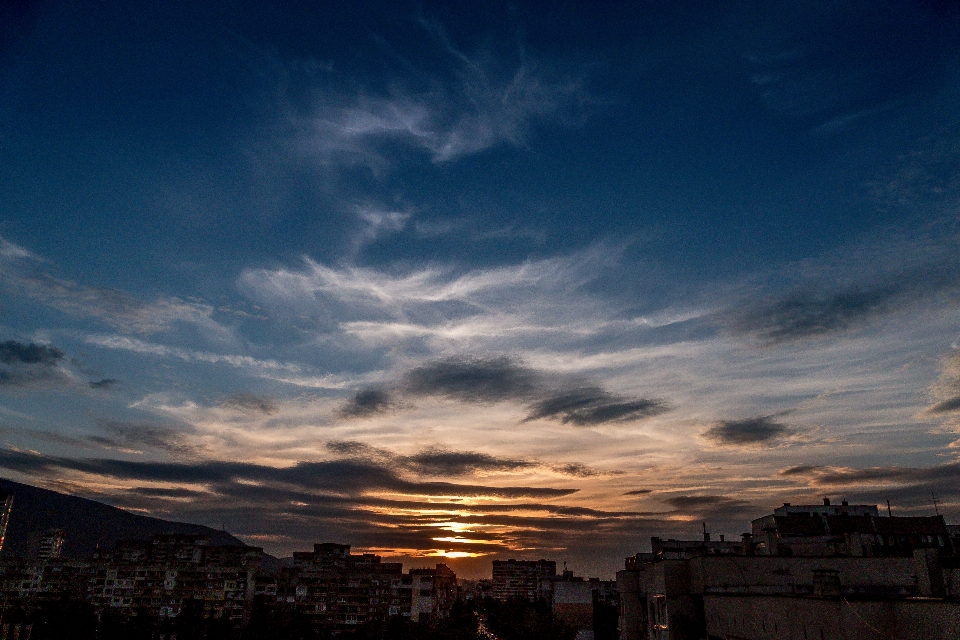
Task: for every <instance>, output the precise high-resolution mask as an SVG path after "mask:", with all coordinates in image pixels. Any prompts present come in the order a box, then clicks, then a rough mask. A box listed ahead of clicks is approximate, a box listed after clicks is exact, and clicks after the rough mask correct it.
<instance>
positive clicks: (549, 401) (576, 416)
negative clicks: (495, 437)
mask: <svg viewBox="0 0 960 640" xmlns="http://www.w3.org/2000/svg"><path fill="white" fill-rule="evenodd" d="M531 409H532V411H531V413H530V415H528V416H527V417H526V418H524V420H523V421H524V422H529V421H531V420H540V419H559V420H560V422H562V423H563V424H573V425H575V426H578V427H585V426H594V425H600V424H607V423H616V422H631V421H636V420H642V419H644V418H650V417H652V416H656V415H659V414H661V413H664V412H665V411H667V410H668V407H667V405H666V403H664V402H663V401H661V400H650V399H636V400H630V399H626V398H622V397H620V396H615V395H612V394H609V393H607V392H606V391H603V390H602V389H599V388H597V387H584V388H580V389H570V390H566V391H562V392H560V393H557V394H555V395H553V396H551V397H548V398H545V399H543V400H540V401H538V402H535V403H534V404H533V405H532V407H531Z"/></svg>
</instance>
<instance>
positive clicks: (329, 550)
mask: <svg viewBox="0 0 960 640" xmlns="http://www.w3.org/2000/svg"><path fill="white" fill-rule="evenodd" d="M293 563H294V566H292V567H287V568H284V569H282V570H281V572H280V575H279V577H278V578H277V587H276V593H277V595H276V599H277V602H278V603H281V604H283V605H287V606H288V607H289V608H292V609H295V610H296V611H298V612H299V613H301V614H303V615H305V616H306V617H307V618H308V619H309V620H310V621H311V623H312V624H313V625H314V626H315V627H331V628H333V629H338V630H344V629H351V628H356V626H357V625H361V624H365V623H367V622H371V621H374V620H381V619H384V618H386V617H387V616H389V615H390V612H391V607H400V606H402V605H401V604H400V603H399V602H397V603H395V602H394V600H395V599H396V598H395V596H394V591H393V584H394V582H395V581H398V580H400V579H401V577H402V575H403V565H402V564H400V563H399V562H381V558H380V556H377V555H374V554H370V553H365V554H361V555H353V554H351V553H350V545H343V544H334V543H323V544H316V545H314V548H313V551H312V552H297V553H294V555H293Z"/></svg>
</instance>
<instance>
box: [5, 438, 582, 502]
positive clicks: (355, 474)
mask: <svg viewBox="0 0 960 640" xmlns="http://www.w3.org/2000/svg"><path fill="white" fill-rule="evenodd" d="M120 431H121V433H122V437H127V438H128V439H130V440H134V439H140V440H153V439H154V436H153V434H151V433H149V432H142V431H141V432H132V431H133V430H130V429H121V430H120ZM156 441H157V442H158V443H161V444H162V443H164V442H166V441H167V440H166V435H165V434H161V435H159V437H157V438H156ZM0 467H2V468H5V469H9V470H13V471H19V472H21V473H26V474H31V475H36V474H46V475H50V474H53V475H56V474H58V473H61V472H64V471H75V472H80V473H85V474H91V475H94V476H100V477H109V478H114V479H117V480H124V481H138V482H169V483H186V484H214V485H218V486H219V485H225V486H229V485H235V484H237V483H239V484H244V483H249V482H254V483H261V484H264V485H272V486H278V487H283V486H287V487H291V488H297V489H299V490H302V491H331V492H333V493H335V494H340V495H353V496H357V495H363V494H367V493H374V492H389V493H396V494H402V495H410V496H461V497H483V496H487V497H494V498H504V499H516V498H540V499H545V498H558V497H562V496H567V495H570V494H573V493H576V492H577V489H560V488H552V487H520V486H506V487H500V486H484V485H475V484H459V483H452V482H414V481H410V480H405V479H403V478H401V477H400V476H399V475H398V474H397V473H396V472H395V471H394V470H392V469H390V468H387V467H384V466H381V465H377V464H374V463H371V462H368V461H365V460H359V459H349V460H331V461H322V462H298V463H297V464H295V465H293V466H289V467H271V466H267V465H260V464H253V463H247V462H231V461H222V460H204V461H198V462H153V461H151V462H146V461H130V460H119V459H114V458H86V459H77V458H66V457H56V456H47V455H43V454H39V453H34V452H26V451H20V450H16V449H3V450H0Z"/></svg>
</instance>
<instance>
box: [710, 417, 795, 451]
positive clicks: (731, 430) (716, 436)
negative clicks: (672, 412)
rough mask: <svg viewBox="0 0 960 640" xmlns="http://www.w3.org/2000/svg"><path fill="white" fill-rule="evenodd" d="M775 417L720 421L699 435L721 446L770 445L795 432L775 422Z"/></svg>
mask: <svg viewBox="0 0 960 640" xmlns="http://www.w3.org/2000/svg"><path fill="white" fill-rule="evenodd" d="M775 417H776V416H757V417H755V418H747V419H745V420H721V421H720V422H717V423H715V424H713V425H712V426H711V427H709V428H708V429H706V430H704V431H703V432H701V434H700V435H701V436H702V437H704V438H706V439H708V440H711V441H713V442H714V443H716V444H718V445H721V446H733V447H742V446H748V447H749V446H756V445H770V444H772V443H774V442H776V441H778V440H781V439H783V438H785V437H787V436H790V435H792V434H793V433H794V432H795V431H794V429H792V428H791V427H789V426H788V425H786V424H784V423H782V422H777V421H775V420H774V418H775Z"/></svg>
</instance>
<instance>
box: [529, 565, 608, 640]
mask: <svg viewBox="0 0 960 640" xmlns="http://www.w3.org/2000/svg"><path fill="white" fill-rule="evenodd" d="M541 592H542V593H545V594H546V597H547V600H548V601H549V602H550V606H551V609H552V611H553V614H554V615H555V616H556V617H557V618H558V619H560V620H561V621H563V623H564V624H566V625H567V626H569V627H571V628H573V629H576V630H577V631H578V635H577V638H578V640H606V639H607V638H610V639H611V640H615V639H616V627H617V625H616V611H617V583H616V582H614V581H609V580H600V579H599V578H582V577H578V576H574V575H573V572H572V571H566V570H564V571H563V573H561V574H560V575H558V576H554V577H552V578H545V579H543V588H542V589H541Z"/></svg>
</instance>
